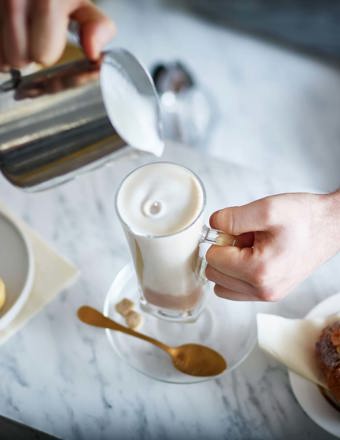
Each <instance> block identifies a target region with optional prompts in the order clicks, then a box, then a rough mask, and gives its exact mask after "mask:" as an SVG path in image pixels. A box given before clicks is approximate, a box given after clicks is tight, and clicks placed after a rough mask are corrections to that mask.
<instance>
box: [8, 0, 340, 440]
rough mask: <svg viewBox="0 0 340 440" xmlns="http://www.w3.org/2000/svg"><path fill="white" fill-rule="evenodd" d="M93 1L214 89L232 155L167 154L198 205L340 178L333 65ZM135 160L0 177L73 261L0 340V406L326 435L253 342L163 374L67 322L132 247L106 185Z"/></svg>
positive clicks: (136, 39) (338, 88)
mask: <svg viewBox="0 0 340 440" xmlns="http://www.w3.org/2000/svg"><path fill="white" fill-rule="evenodd" d="M102 3H103V5H104V6H105V8H106V9H107V10H108V11H109V13H110V14H111V16H112V17H113V18H115V19H116V22H117V24H118V27H119V34H118V36H117V44H119V45H122V46H125V47H127V48H129V49H130V50H132V51H133V52H135V53H136V54H137V55H138V56H139V57H140V58H141V59H142V60H143V61H144V62H145V63H146V64H152V63H154V62H155V61H157V60H160V59H165V60H166V59H169V60H170V59H174V58H179V59H182V60H184V61H187V62H188V65H189V66H191V67H192V69H193V71H194V72H195V73H196V75H197V77H198V78H199V80H200V81H201V82H202V84H204V86H205V87H207V88H208V89H209V91H210V93H212V94H213V96H214V98H215V99H216V102H217V103H218V107H219V110H220V115H221V116H220V119H219V121H218V125H217V127H216V131H215V132H214V134H213V137H212V140H211V141H212V142H211V146H210V152H212V153H213V154H214V155H216V156H218V157H223V158H225V159H228V160H230V161H232V162H233V164H231V163H230V162H223V161H221V160H220V159H213V158H207V157H205V156H202V155H200V154H197V153H196V152H195V151H193V150H192V149H184V148H181V147H175V146H173V147H171V148H168V149H167V151H166V155H165V159H168V160H172V161H175V162H178V163H181V164H183V165H186V166H189V167H190V168H192V169H193V170H194V171H195V172H196V173H198V174H199V176H200V177H201V178H202V180H203V181H204V183H205V185H206V187H207V195H208V201H209V203H208V209H207V213H209V212H211V211H213V210H214V209H216V208H221V207H223V206H227V205H231V204H241V203H245V202H248V201H250V200H252V199H254V198H257V197H260V196H264V195H267V194H272V193H276V192H282V191H297V190H304V189H307V190H308V189H313V188H321V189H325V190H327V189H331V188H334V187H335V186H337V185H338V184H339V172H338V168H339V162H340V158H339V147H338V142H339V128H338V127H339V124H338V116H339V108H338V103H339V94H340V76H339V74H338V72H337V71H335V70H333V69H332V68H330V67H327V66H324V65H322V64H319V63H318V62H316V61H314V60H311V59H303V58H300V57H299V56H298V55H297V54H292V53H289V52H285V51H284V50H282V49H277V48H275V47H272V46H269V45H266V44H264V43H261V42H257V41H253V40H251V39H250V38H249V37H244V36H241V35H238V34H235V33H232V32H228V31H227V30H225V29H223V28H218V27H214V26H213V25H211V24H207V23H205V22H204V21H202V20H201V19H197V18H194V17H190V16H187V15H186V14H185V13H184V12H182V11H181V10H176V9H173V8H172V7H171V4H170V3H169V2H164V1H163V2H162V1H158V2H156V1H155V0H143V1H141V0H135V1H131V0H130V1H128V0H116V1H115V2H108V1H107V2H102ZM145 160H146V158H145V157H144V159H141V160H139V159H132V160H122V161H121V162H120V163H119V165H118V164H113V165H112V166H110V167H105V168H103V169H100V170H97V171H95V172H92V173H91V174H88V175H85V176H82V177H81V178H79V179H77V180H75V181H72V182H70V183H68V184H67V185H64V186H61V187H58V188H55V189H52V190H49V191H47V192H44V193H39V194H26V193H23V192H20V191H19V190H17V189H15V188H13V187H12V186H10V185H9V184H8V183H7V182H6V181H5V180H4V179H3V178H2V177H0V199H1V200H2V201H4V202H5V203H6V204H7V206H8V207H9V208H11V209H12V210H13V211H14V212H15V213H16V214H18V215H19V216H21V217H22V218H23V219H24V220H25V221H27V223H28V224H30V225H31V226H32V227H33V228H34V229H36V230H37V231H38V232H39V233H40V234H41V235H42V236H43V237H44V238H45V239H47V240H48V241H49V242H50V243H52V244H53V245H54V246H55V247H56V249H58V250H59V252H61V253H62V254H63V255H65V256H66V257H68V258H69V259H71V260H72V261H73V262H74V263H75V264H76V265H77V266H78V267H79V268H80V270H81V277H80V280H79V282H78V283H77V284H76V285H74V286H73V287H71V288H70V289H68V290H67V291H65V292H63V293H62V294H61V295H59V297H58V298H57V299H56V300H55V301H54V302H52V303H51V304H49V305H48V306H47V307H46V308H45V309H44V311H43V312H42V313H40V314H39V315H38V316H37V317H36V318H34V319H33V320H32V321H31V322H30V323H29V324H28V325H27V326H26V327H25V328H24V329H23V330H22V331H21V332H20V333H18V334H17V335H16V336H15V337H13V338H12V339H11V340H10V341H9V342H8V343H6V344H5V345H3V346H1V356H0V375H1V381H0V396H1V397H0V414H3V415H5V416H8V417H11V418H14V419H17V420H19V421H21V422H24V423H27V424H29V425H32V426H34V427H36V428H38V429H41V430H45V431H47V432H49V433H51V434H54V435H56V436H59V437H62V438H65V439H91V440H93V439H96V440H97V439H111V438H117V439H136V440H140V439H148V440H149V439H151V440H152V439H159V438H162V439H164V440H165V439H179V440H180V439H184V438H185V439H188V440H191V439H196V440H198V439H207V440H209V439H233V440H234V439H261V440H263V439H274V438H275V439H286V438H292V439H295V438H296V439H302V438H309V439H311V440H319V439H328V438H331V437H330V436H329V435H328V434H326V433H325V432H324V431H322V430H321V429H320V428H319V427H318V426H317V425H315V424H314V423H313V422H312V421H311V420H309V419H308V418H307V416H306V415H305V414H304V413H303V411H302V410H301V408H300V407H299V406H298V404H297V402H296V401H295V399H294V397H293V395H292V392H291V390H290V387H289V383H288V377H287V372H286V370H285V369H284V368H283V367H281V366H280V365H279V364H278V363H277V362H275V361H273V360H271V359H269V358H268V357H266V356H265V355H264V354H262V353H261V352H260V351H259V350H257V349H256V350H254V352H253V353H252V354H251V356H250V357H249V358H248V360H247V361H246V362H245V363H244V364H243V365H242V366H241V367H240V368H239V369H237V370H236V371H235V372H234V373H232V374H230V376H229V375H227V376H225V377H222V378H220V379H218V380H215V381H211V382H207V383H203V384H198V385H182V386H176V385H169V384H162V383H159V382H155V381H152V380H151V379H148V378H146V377H144V376H142V375H140V374H139V373H137V372H135V371H134V370H132V369H130V368H129V367H128V366H127V365H125V364H124V363H123V362H122V361H120V360H119V359H118V358H117V357H115V355H114V354H113V353H112V351H111V350H110V348H109V345H108V341H107V339H106V336H105V334H104V331H101V330H96V329H92V328H90V327H86V326H84V325H83V324H81V323H80V322H78V321H77V320H76V318H75V313H76V310H77V308H78V307H79V305H81V304H84V303H88V304H92V305H93V306H96V307H98V308H102V305H103V301H104V297H105V294H106V292H107V290H108V287H109V286H110V283H111V281H112V278H113V276H114V274H115V273H116V272H117V271H118V270H119V269H120V268H121V266H122V265H123V264H125V262H126V260H127V258H128V253H127V246H126V244H125V242H124V239H123V236H122V231H121V229H120V226H119V224H118V219H117V217H116V215H115V212H114V195H115V191H116V188H117V185H118V183H119V182H120V180H121V179H122V177H123V176H124V175H125V174H126V173H127V172H128V171H129V170H130V169H131V168H133V167H135V166H137V165H138V164H139V163H140V162H141V161H145ZM237 164H239V165H237ZM240 164H241V165H248V166H249V168H248V169H247V168H244V167H241V166H240ZM250 168H256V169H257V170H258V171H260V172H257V171H254V170H252V169H250ZM311 245H312V244H311ZM339 263H340V259H339V256H338V257H336V258H334V259H333V260H331V261H329V262H328V263H327V264H326V265H324V266H323V267H322V268H320V269H319V270H318V271H317V272H315V274H314V275H313V276H311V277H310V278H309V279H308V280H306V281H305V282H304V283H302V284H301V285H300V286H299V287H298V288H297V289H296V291H295V292H293V293H292V294H291V295H290V296H289V297H288V298H287V299H285V300H284V301H282V302H280V303H279V304H277V305H275V307H274V309H276V310H277V311H278V312H279V313H281V314H282V315H284V316H290V317H301V316H303V315H304V314H305V313H306V312H307V311H308V310H309V309H310V308H311V307H312V306H313V305H314V304H316V303H317V302H318V301H320V300H322V299H323V298H325V297H327V296H328V295H331V294H333V293H336V292H338V291H339V290H340V272H339ZM0 437H1V436H0Z"/></svg>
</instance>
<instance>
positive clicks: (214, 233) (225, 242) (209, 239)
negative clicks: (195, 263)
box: [199, 225, 237, 282]
mask: <svg viewBox="0 0 340 440" xmlns="http://www.w3.org/2000/svg"><path fill="white" fill-rule="evenodd" d="M236 241H237V238H236V237H235V236H234V235H231V234H226V233H225V232H222V231H219V230H218V229H212V228H209V227H208V226H206V225H204V226H203V230H202V235H201V240H200V244H202V243H211V244H215V245H217V246H235V244H236ZM200 260H201V261H200V263H199V277H200V278H201V279H202V281H204V282H207V281H208V279H207V277H206V276H205V269H206V268H207V264H208V263H207V260H206V258H205V257H201V258H200Z"/></svg>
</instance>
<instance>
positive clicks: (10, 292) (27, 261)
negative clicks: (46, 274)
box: [0, 212, 34, 330]
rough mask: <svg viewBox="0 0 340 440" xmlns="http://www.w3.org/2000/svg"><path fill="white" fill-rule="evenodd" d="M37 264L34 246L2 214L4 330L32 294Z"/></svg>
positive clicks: (0, 250)
mask: <svg viewBox="0 0 340 440" xmlns="http://www.w3.org/2000/svg"><path fill="white" fill-rule="evenodd" d="M33 277H34V261H33V253H32V250H31V245H30V243H29V241H28V240H27V238H26V237H25V235H24V234H23V232H22V231H21V230H20V228H19V227H18V226H17V225H16V224H15V222H14V221H13V220H12V219H11V218H10V217H8V216H7V215H5V214H3V213H2V212H0V278H2V279H3V281H4V283H5V287H6V301H5V305H4V307H3V308H2V309H1V310H0V330H2V329H4V328H5V327H7V326H8V324H9V323H10V322H11V321H12V320H13V319H14V318H15V317H16V316H17V314H18V313H19V312H20V310H21V309H22V307H23V305H24V304H25V302H26V300H27V298H28V297H29V294H30V292H31V288H32V284H33Z"/></svg>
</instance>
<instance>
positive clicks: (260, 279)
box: [252, 262, 269, 289]
mask: <svg viewBox="0 0 340 440" xmlns="http://www.w3.org/2000/svg"><path fill="white" fill-rule="evenodd" d="M268 272H269V270H268V265H267V264H266V263H265V262H261V263H259V264H258V265H257V267H256V269H255V270H254V272H253V275H252V282H253V284H254V287H256V288H258V289H262V288H263V287H264V286H265V285H266V284H267V279H268Z"/></svg>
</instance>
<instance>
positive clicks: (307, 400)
mask: <svg viewBox="0 0 340 440" xmlns="http://www.w3.org/2000/svg"><path fill="white" fill-rule="evenodd" d="M339 310H340V293H337V294H336V295H333V296H331V297H329V298H327V299H325V300H324V301H322V302H321V303H319V304H318V305H317V306H315V307H314V308H313V309H312V310H311V311H310V312H309V313H308V314H307V316H306V318H316V317H323V316H327V315H331V314H332V313H335V312H337V311H339ZM289 380H290V384H291V386H292V390H293V393H294V395H295V397H296V399H297V401H298V402H299V404H300V405H301V407H302V408H303V410H304V411H305V413H306V414H307V415H308V416H309V417H310V418H311V419H312V420H314V422H315V423H317V424H318V425H319V426H321V428H323V429H324V430H325V431H328V432H329V433H331V434H333V435H335V436H336V437H340V412H339V411H337V410H336V409H334V408H333V407H332V406H331V404H330V403H328V402H327V400H326V399H325V398H324V397H323V396H322V394H321V393H320V391H319V389H318V387H317V386H315V385H314V384H312V383H311V382H309V381H308V380H306V379H304V378H303V377H301V376H299V375H297V374H295V373H293V372H291V371H290V372H289Z"/></svg>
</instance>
